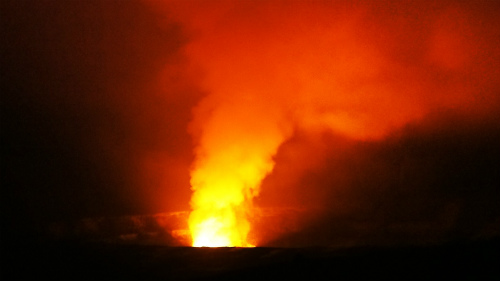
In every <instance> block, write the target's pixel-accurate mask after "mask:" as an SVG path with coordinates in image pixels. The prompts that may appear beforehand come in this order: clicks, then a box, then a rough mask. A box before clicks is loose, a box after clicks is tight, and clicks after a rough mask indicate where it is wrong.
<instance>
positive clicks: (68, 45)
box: [0, 0, 500, 246]
mask: <svg viewBox="0 0 500 281" xmlns="http://www.w3.org/2000/svg"><path fill="white" fill-rule="evenodd" d="M0 3H1V6H0V13H1V15H0V20H1V32H0V34H1V40H0V41H1V124H0V125H1V178H0V181H1V202H2V203H1V207H0V208H1V218H0V219H1V221H0V224H1V228H2V230H1V231H2V239H3V240H5V241H9V240H10V239H17V238H18V237H25V236H26V237H28V236H30V235H38V231H39V230H40V229H43V228H44V227H45V225H47V224H50V223H52V222H58V221H67V222H71V221H75V220H79V219H82V218H87V217H106V216H125V215H136V214H154V213H159V212H172V211H181V210H182V211H187V210H189V199H190V194H191V193H190V192H191V191H190V188H189V167H190V163H191V162H192V160H193V155H192V149H193V142H192V139H191V137H190V136H189V134H188V131H187V128H188V124H189V122H190V120H191V119H192V116H191V110H192V108H193V107H194V106H195V105H196V104H197V102H198V101H199V100H200V98H201V97H202V96H203V93H202V92H201V91H200V90H199V88H198V86H197V83H198V80H197V78H196V77H193V76H190V74H189V71H188V70H187V69H188V63H187V59H186V57H185V56H184V54H183V47H184V46H185V45H186V44H187V43H188V42H189V40H190V37H189V36H188V35H187V34H186V32H185V31H184V30H183V27H182V26H181V25H180V24H177V23H175V22H174V21H172V20H169V19H168V18H160V17H159V16H158V14H155V13H153V12H152V11H151V10H149V8H147V6H145V5H143V4H142V3H138V2H135V1H52V0H51V1H14V0H12V1H10V0H1V2H0ZM495 90H496V93H494V95H496V96H497V95H499V94H500V92H498V90H499V89H495ZM497 108H498V107H497ZM498 116H499V115H497V116H494V117H492V116H491V114H488V115H487V116H480V117H477V118H475V119H469V118H467V117H463V116H462V115H461V114H460V112H456V111H454V110H452V109H450V110H447V111H446V110H444V111H433V112H432V113H431V114H429V115H428V116H426V117H425V118H423V119H422V120H420V121H415V122H411V123H410V124H408V125H406V126H404V127H403V128H402V129H400V130H397V131H395V132H392V134H391V135H390V136H389V137H387V138H385V139H383V140H375V141H354V140H349V139H346V138H345V137H342V136H338V135H335V134H333V133H324V134H322V135H321V136H320V137H318V138H315V139H312V138H309V137H308V136H307V135H306V134H305V133H304V135H302V134H301V132H300V131H299V132H297V133H296V134H295V135H294V136H293V137H292V138H291V139H290V140H288V141H287V142H286V143H285V144H284V145H283V146H282V147H281V148H280V150H279V152H278V154H277V155H276V157H275V160H276V163H277V164H276V168H275V170H274V172H273V174H271V175H270V176H269V177H268V178H267V179H265V181H264V183H263V186H262V192H261V196H260V197H259V198H257V199H256V205H258V206H262V207H263V208H265V207H273V206H284V207H292V208H297V209H300V208H306V209H307V208H315V210H319V211H318V212H319V213H318V214H313V215H311V217H309V218H307V219H305V218H304V219H303V218H298V219H297V221H299V222H300V221H301V220H303V221H302V222H301V223H299V226H296V227H289V226H286V227H281V226H279V225H278V224H276V225H270V224H266V225H264V226H262V225H260V224H256V229H261V228H266V229H271V230H269V231H271V232H273V231H274V232H273V233H272V234H270V236H269V237H264V239H263V240H265V242H266V243H268V244H269V245H275V246H276V245H277V246H297V245H298V246H314V245H317V244H321V245H330V244H332V242H331V241H332V240H334V239H337V240H338V241H343V242H342V243H344V242H345V243H351V244H363V243H364V244H369V243H372V242H373V244H377V243H389V242H387V241H393V242H394V241H396V242H398V241H401V242H402V243H405V242H408V241H427V240H429V241H442V240H453V239H480V238H488V237H495V236H498V235H500V204H498V203H499V202H500V121H499V120H500V119H499V117H498ZM296 147H299V149H294V148H296ZM305 147H307V148H305ZM339 148H340V149H339ZM290 151H292V152H293V151H295V152H297V151H298V153H291V152H290ZM289 152H290V153H289ZM312 158H314V159H313V160H311V159H312ZM307 161H312V164H311V165H310V166H309V168H307V169H305V170H303V171H301V172H300V173H299V174H297V175H294V176H293V177H292V176H290V171H291V170H292V171H293V169H294V163H300V164H301V165H302V164H303V163H306V162H307ZM288 177H290V178H289V179H287V178H288ZM273 227H276V229H273ZM276 233H278V234H279V235H276ZM264 236H265V235H264ZM16 237H17V238H16ZM266 239H267V240H266ZM333 244H335V243H333Z"/></svg>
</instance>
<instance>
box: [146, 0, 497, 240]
mask: <svg viewBox="0 0 500 281" xmlns="http://www.w3.org/2000/svg"><path fill="white" fill-rule="evenodd" d="M153 2H155V1H153ZM193 2H194V3H193ZM386 2H387V3H386ZM399 2H400V1H394V2H391V1H384V3H385V4H375V3H372V4H368V3H367V4H362V3H352V1H346V2H345V3H343V2H342V1H324V2H321V1H313V2H309V1H307V2H306V1H264V2H259V5H255V3H253V2H251V1H217V2H215V3H214V2H204V1H201V2H197V1H171V2H169V3H167V4H165V7H163V6H162V4H158V3H156V2H155V3H153V4H152V5H157V6H162V7H159V9H163V10H166V11H167V13H168V14H169V15H170V16H172V17H173V18H174V19H175V20H177V21H179V22H180V23H182V24H183V27H185V28H186V30H188V32H191V33H190V35H191V36H192V37H191V39H192V41H191V42H190V43H189V44H188V45H187V46H186V48H185V54H186V55H187V57H188V58H189V60H190V62H192V63H193V64H194V65H196V66H197V67H200V68H201V69H202V71H201V72H202V73H203V77H202V79H201V80H202V82H201V85H200V87H202V90H203V91H204V92H206V93H207V96H206V97H205V98H204V99H202V100H201V101H200V103H199V105H198V106H197V107H196V108H195V109H194V118H193V121H192V122H191V125H190V132H191V134H192V135H193V137H194V139H195V141H196V149H195V157H196V159H195V162H194V164H193V166H192V170H191V187H192V190H193V196H192V199H191V207H192V213H191V215H190V217H189V228H190V231H191V234H192V238H193V246H238V247H247V246H251V244H255V242H254V241H251V242H249V241H248V240H247V238H248V234H249V232H250V230H251V224H250V222H251V218H252V212H253V208H252V200H253V199H254V198H255V197H256V196H257V195H259V192H260V190H259V188H260V185H261V182H262V180H263V179H264V178H265V177H266V176H267V175H268V174H269V173H271V172H272V170H273V168H274V164H275V163H274V160H273V157H274V156H275V155H276V153H277V151H278V149H279V148H280V146H281V145H282V144H283V143H284V142H285V141H286V140H287V139H289V138H290V137H291V136H292V135H293V132H294V129H297V128H298V129H300V130H301V131H303V132H312V133H315V132H324V131H326V132H332V133H333V134H338V135H342V136H345V137H346V138H350V139H355V140H377V139H382V138H384V137H385V136H387V134H389V133H391V132H393V131H394V130H397V129H400V128H402V127H404V126H405V125H406V124H408V123H410V122H416V121H418V120H419V119H422V118H423V117H425V116H426V114H429V112H432V111H436V110H440V109H441V108H454V109H457V108H458V110H460V108H467V109H468V110H469V111H470V112H473V114H475V113H474V112H479V111H480V110H484V109H485V108H486V107H487V106H489V105H491V107H495V108H496V106H497V105H498V104H499V102H498V97H497V95H495V94H494V93H495V92H494V91H491V90H489V88H492V87H493V86H494V85H495V84H494V83H497V82H495V81H498V79H496V78H495V77H496V76H495V73H496V72H495V71H497V70H496V69H497V67H496V66H495V65H494V63H493V62H495V61H498V55H496V54H497V53H498V52H497V51H496V49H495V48H496V47H495V46H496V45H492V44H489V42H488V40H489V39H488V38H495V37H494V36H496V35H497V34H492V35H488V33H485V32H484V30H482V29H481V28H482V27H481V26H476V25H474V24H475V21H474V19H473V18H474V16H475V15H474V14H472V13H470V12H468V10H469V9H467V7H460V5H459V4H457V3H454V2H453V1H452V2H451V3H450V4H449V5H448V4H443V5H442V7H441V6H440V7H433V6H428V7H427V6H425V5H424V4H425V3H420V2H419V3H418V4H415V5H410V4H400V3H399ZM377 3H378V2H377ZM429 5H430V4H429ZM448 6H449V7H448ZM394 11H398V12H397V13H396V12H394ZM483 34H486V35H484V36H482V35H483ZM488 36H489V37H488ZM492 54H494V56H493V55H492ZM465 78H467V79H465ZM484 81H491V82H487V83H486V82H484ZM488 87H489V88H488ZM491 93H493V94H491ZM474 108H476V110H475V109H474ZM303 165H305V164H303Z"/></svg>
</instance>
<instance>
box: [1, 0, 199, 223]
mask: <svg viewBox="0 0 500 281" xmlns="http://www.w3.org/2000/svg"><path fill="white" fill-rule="evenodd" d="M1 3H2V4H1V5H2V6H1V13H2V15H1V21H2V22H1V28H2V31H1V37H2V40H1V41H2V98H1V102H2V103H1V108H2V109H1V114H2V119H1V120H2V123H1V124H2V202H3V203H2V220H3V221H4V223H3V225H4V226H5V227H6V229H9V228H11V227H22V228H24V227H27V228H31V227H32V226H33V225H38V224H43V223H46V222H50V221H58V220H71V219H75V218H81V217H92V216H102V215H128V214H142V213H155V212H161V211H176V210H184V209H187V208H188V201H189V183H188V167H189V162H190V161H191V139H190V137H189V136H188V134H187V131H186V127H187V123H188V121H189V119H190V108H191V107H192V106H193V104H194V103H195V101H196V90H193V88H192V86H191V85H188V84H185V83H183V82H182V81H179V80H180V78H179V77H182V76H183V75H184V74H183V73H182V69H181V70H176V69H175V67H176V65H178V64H181V63H182V57H180V56H176V55H177V54H178V52H179V50H180V47H181V46H182V44H183V42H185V41H186V38H185V37H184V36H183V35H182V34H181V30H180V27H179V26H178V25H175V24H171V23H166V24H165V26H163V27H161V28H160V27H158V26H159V25H158V24H157V22H156V19H155V17H153V15H152V14H151V13H150V12H148V10H147V9H146V8H145V7H144V6H143V5H140V4H138V3H136V2H129V1H124V2H121V1H120V2H118V1H2V2H1ZM166 68H167V69H166ZM169 69H171V70H169ZM162 75H165V76H166V77H167V79H169V80H168V81H169V82H167V83H169V84H165V85H162V84H161V83H159V82H158V81H159V80H160V79H159V78H160V77H161V76H162ZM186 92H188V93H189V95H188V94H186ZM174 190H175V191H174ZM172 199H173V200H172ZM167 203H168V204H167ZM5 221H7V223H5Z"/></svg>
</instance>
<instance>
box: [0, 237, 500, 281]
mask: <svg viewBox="0 0 500 281" xmlns="http://www.w3.org/2000/svg"><path fill="white" fill-rule="evenodd" d="M499 242H500V241H499V239H495V240H489V241H482V242H470V243H452V244H446V245H439V246H425V247H421V246H420V247H389V248H377V247H364V248H354V249H343V250H339V249H331V248H189V247H165V246H144V245H117V244H96V243H75V242H71V243H69V242H45V243H36V244H32V245H28V244H23V245H22V246H20V245H18V246H13V245H10V247H8V251H4V252H3V253H2V260H3V261H2V267H1V276H0V277H1V278H0V279H1V280H40V279H42V278H49V279H48V280H318V279H319V280H367V279H370V280H374V279H375V280H376V279H377V278H382V280H384V279H398V280H408V279H412V280H429V279H431V280H454V279H455V280H500V269H499V268H500V258H499V257H500V254H499V253H500V251H499V250H500V247H499V245H500V243H499Z"/></svg>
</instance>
